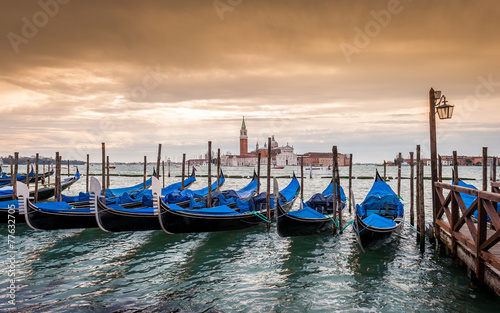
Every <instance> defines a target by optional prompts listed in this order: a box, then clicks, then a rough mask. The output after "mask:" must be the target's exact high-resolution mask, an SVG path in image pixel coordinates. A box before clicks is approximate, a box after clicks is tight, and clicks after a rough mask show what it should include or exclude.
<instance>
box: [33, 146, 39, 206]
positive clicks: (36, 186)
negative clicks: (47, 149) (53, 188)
mask: <svg viewBox="0 0 500 313" xmlns="http://www.w3.org/2000/svg"><path fill="white" fill-rule="evenodd" d="M38 161H39V160H38V153H37V154H36V155H35V199H34V201H35V203H37V202H38Z"/></svg>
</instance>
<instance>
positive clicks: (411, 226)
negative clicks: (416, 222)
mask: <svg viewBox="0 0 500 313" xmlns="http://www.w3.org/2000/svg"><path fill="white" fill-rule="evenodd" d="M394 221H395V222H403V224H405V225H406V226H408V227H410V229H411V230H413V231H414V232H416V233H417V234H419V235H420V232H419V231H418V230H417V229H416V228H415V227H414V226H413V225H412V224H410V223H408V222H407V221H405V220H402V219H400V218H396V219H394Z"/></svg>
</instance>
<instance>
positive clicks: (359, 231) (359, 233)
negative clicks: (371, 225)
mask: <svg viewBox="0 0 500 313" xmlns="http://www.w3.org/2000/svg"><path fill="white" fill-rule="evenodd" d="M367 228H368V226H366V227H365V228H363V229H362V230H360V231H357V230H356V229H354V231H355V232H357V233H358V234H360V233H361V232H362V231H363V230H365V229H367Z"/></svg>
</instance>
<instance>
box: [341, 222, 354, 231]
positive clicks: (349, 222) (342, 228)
mask: <svg viewBox="0 0 500 313" xmlns="http://www.w3.org/2000/svg"><path fill="white" fill-rule="evenodd" d="M352 223H354V220H352V221H350V222H349V223H347V225H345V226H344V228H342V230H341V231H340V232H343V231H344V229H346V228H347V226H349V225H351V224H352Z"/></svg>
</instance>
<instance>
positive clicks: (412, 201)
mask: <svg viewBox="0 0 500 313" xmlns="http://www.w3.org/2000/svg"><path fill="white" fill-rule="evenodd" d="M414 180H415V163H414V160H413V151H412V152H410V224H411V225H412V226H415V213H414V211H415V181H414Z"/></svg>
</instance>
